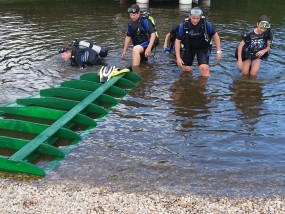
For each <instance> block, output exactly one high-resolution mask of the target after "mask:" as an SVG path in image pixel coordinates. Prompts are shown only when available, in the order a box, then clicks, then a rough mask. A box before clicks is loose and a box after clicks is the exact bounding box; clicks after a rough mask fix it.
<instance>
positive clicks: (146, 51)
mask: <svg viewBox="0 0 285 214" xmlns="http://www.w3.org/2000/svg"><path fill="white" fill-rule="evenodd" d="M150 55H151V48H150V47H147V49H146V50H145V53H144V56H145V57H149V56H150Z"/></svg>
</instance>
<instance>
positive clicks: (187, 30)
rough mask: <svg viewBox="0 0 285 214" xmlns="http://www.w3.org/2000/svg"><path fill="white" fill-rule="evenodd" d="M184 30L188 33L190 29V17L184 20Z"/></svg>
mask: <svg viewBox="0 0 285 214" xmlns="http://www.w3.org/2000/svg"><path fill="white" fill-rule="evenodd" d="M183 30H184V33H186V34H188V32H189V30H190V22H189V19H188V20H186V19H185V20H184V21H183Z"/></svg>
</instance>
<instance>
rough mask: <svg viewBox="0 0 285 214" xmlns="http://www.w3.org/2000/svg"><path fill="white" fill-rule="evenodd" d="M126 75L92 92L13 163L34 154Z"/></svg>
mask: <svg viewBox="0 0 285 214" xmlns="http://www.w3.org/2000/svg"><path fill="white" fill-rule="evenodd" d="M124 75H125V73H123V74H120V75H118V76H115V77H113V78H111V79H110V80H109V81H107V82H106V83H104V84H103V85H102V86H101V87H100V88H98V89H96V90H95V91H94V92H92V93H91V94H90V95H89V96H88V97H86V98H85V99H84V100H82V101H81V102H80V103H78V104H77V105H76V106H74V107H73V108H72V109H71V110H70V111H69V112H67V113H66V114H65V115H63V116H62V117H61V118H60V119H59V120H57V121H56V122H55V123H53V124H52V125H51V126H50V127H48V128H47V129H45V130H44V131H43V132H42V133H40V134H39V135H38V136H37V137H36V138H34V139H33V140H31V141H30V142H29V143H28V144H26V145H25V146H24V147H23V148H22V149H21V150H19V151H17V152H16V153H15V154H13V155H12V156H10V160H13V161H21V160H23V159H24V158H25V157H27V156H28V155H29V154H31V153H32V152H34V151H35V150H36V149H37V148H38V147H39V146H40V145H41V144H42V143H44V142H45V141H47V140H48V138H50V137H51V136H53V135H54V134H55V133H56V132H57V131H58V130H59V129H60V128H61V127H63V126H64V125H65V124H66V123H68V122H69V121H70V120H72V119H73V118H74V117H75V116H76V115H77V114H78V113H80V112H81V111H82V110H84V109H85V108H87V107H88V105H90V103H92V102H94V101H95V100H96V99H97V98H98V97H99V96H101V94H103V93H104V92H105V91H106V90H108V88H109V87H111V86H112V85H113V84H115V83H116V82H117V81H119V80H120V78H121V77H123V76H124Z"/></svg>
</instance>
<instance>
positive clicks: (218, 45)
mask: <svg viewBox="0 0 285 214" xmlns="http://www.w3.org/2000/svg"><path fill="white" fill-rule="evenodd" d="M213 39H214V42H215V45H216V48H217V53H216V59H217V60H220V59H221V58H222V49H221V40H220V36H219V34H218V33H217V32H216V33H215V34H214V36H213Z"/></svg>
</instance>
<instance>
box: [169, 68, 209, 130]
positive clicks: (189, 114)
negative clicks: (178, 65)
mask: <svg viewBox="0 0 285 214" xmlns="http://www.w3.org/2000/svg"><path fill="white" fill-rule="evenodd" d="M207 82H208V78H207V77H202V76H201V77H199V78H198V80H195V79H193V77H191V76H190V75H188V74H187V73H184V74H183V75H182V76H181V78H179V79H178V80H177V81H176V82H175V83H174V84H173V87H172V92H173V95H172V104H173V105H174V106H176V107H175V110H174V112H173V114H175V115H176V116H179V117H180V118H181V119H179V120H180V123H181V127H182V129H186V131H187V127H188V128H191V127H193V123H192V122H191V120H193V119H196V121H197V122H198V121H199V120H207V117H208V115H209V113H210V112H209V110H208V108H207V104H208V103H209V102H210V100H209V98H208V97H207V95H205V93H206V90H207V88H206V85H207ZM188 119H189V120H190V121H189V120H188ZM188 123H189V124H188Z"/></svg>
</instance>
